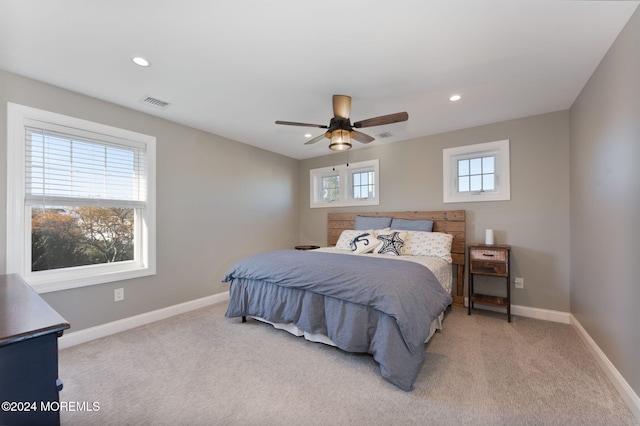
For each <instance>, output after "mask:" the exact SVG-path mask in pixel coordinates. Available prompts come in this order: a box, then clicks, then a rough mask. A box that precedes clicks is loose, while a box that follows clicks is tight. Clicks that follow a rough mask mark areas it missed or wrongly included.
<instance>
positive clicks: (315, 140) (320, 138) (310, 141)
mask: <svg viewBox="0 0 640 426" xmlns="http://www.w3.org/2000/svg"><path fill="white" fill-rule="evenodd" d="M324 138H326V136H325V134H324V133H323V134H321V135H320V136H316V137H315V138H313V139H311V140H308V141H306V142H305V143H304V144H305V145H311V144H314V143H316V142H320V141H321V140H322V139H324Z"/></svg>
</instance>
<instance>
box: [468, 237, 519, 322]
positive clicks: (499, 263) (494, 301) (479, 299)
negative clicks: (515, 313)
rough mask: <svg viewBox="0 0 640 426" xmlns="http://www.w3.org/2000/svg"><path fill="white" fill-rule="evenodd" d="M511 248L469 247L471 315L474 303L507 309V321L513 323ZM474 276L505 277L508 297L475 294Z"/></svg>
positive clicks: (481, 245)
mask: <svg viewBox="0 0 640 426" xmlns="http://www.w3.org/2000/svg"><path fill="white" fill-rule="evenodd" d="M510 252H511V246H505V245H497V244H492V245H487V244H476V245H470V246H469V315H471V309H472V308H473V304H474V303H481V304H484V305H493V306H502V307H506V308H507V321H508V322H511V275H510V268H509V254H510ZM474 275H490V276H494V277H504V278H506V280H507V297H502V296H491V295H488V294H480V293H475V292H474V290H473V276H474Z"/></svg>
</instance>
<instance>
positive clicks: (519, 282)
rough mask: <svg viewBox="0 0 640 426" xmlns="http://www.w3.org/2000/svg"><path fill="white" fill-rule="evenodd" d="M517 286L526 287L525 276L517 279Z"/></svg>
mask: <svg viewBox="0 0 640 426" xmlns="http://www.w3.org/2000/svg"><path fill="white" fill-rule="evenodd" d="M515 284H516V288H524V278H516V279H515Z"/></svg>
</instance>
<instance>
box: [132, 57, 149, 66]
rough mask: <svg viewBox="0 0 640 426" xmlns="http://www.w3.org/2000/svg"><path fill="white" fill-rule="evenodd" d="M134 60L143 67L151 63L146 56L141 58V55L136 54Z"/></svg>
mask: <svg viewBox="0 0 640 426" xmlns="http://www.w3.org/2000/svg"><path fill="white" fill-rule="evenodd" d="M132 60H133V62H134V63H135V64H136V65H140V66H141V67H148V66H149V65H151V64H150V63H149V61H147V60H146V59H145V58H141V57H140V56H136V57H135V58H133V59H132Z"/></svg>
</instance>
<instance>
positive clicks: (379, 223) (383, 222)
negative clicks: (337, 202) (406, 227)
mask: <svg viewBox="0 0 640 426" xmlns="http://www.w3.org/2000/svg"><path fill="white" fill-rule="evenodd" d="M390 225H391V218H390V217H386V216H356V224H355V227H354V228H353V229H355V230H356V231H362V230H367V229H384V228H388V227H389V226H390Z"/></svg>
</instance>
